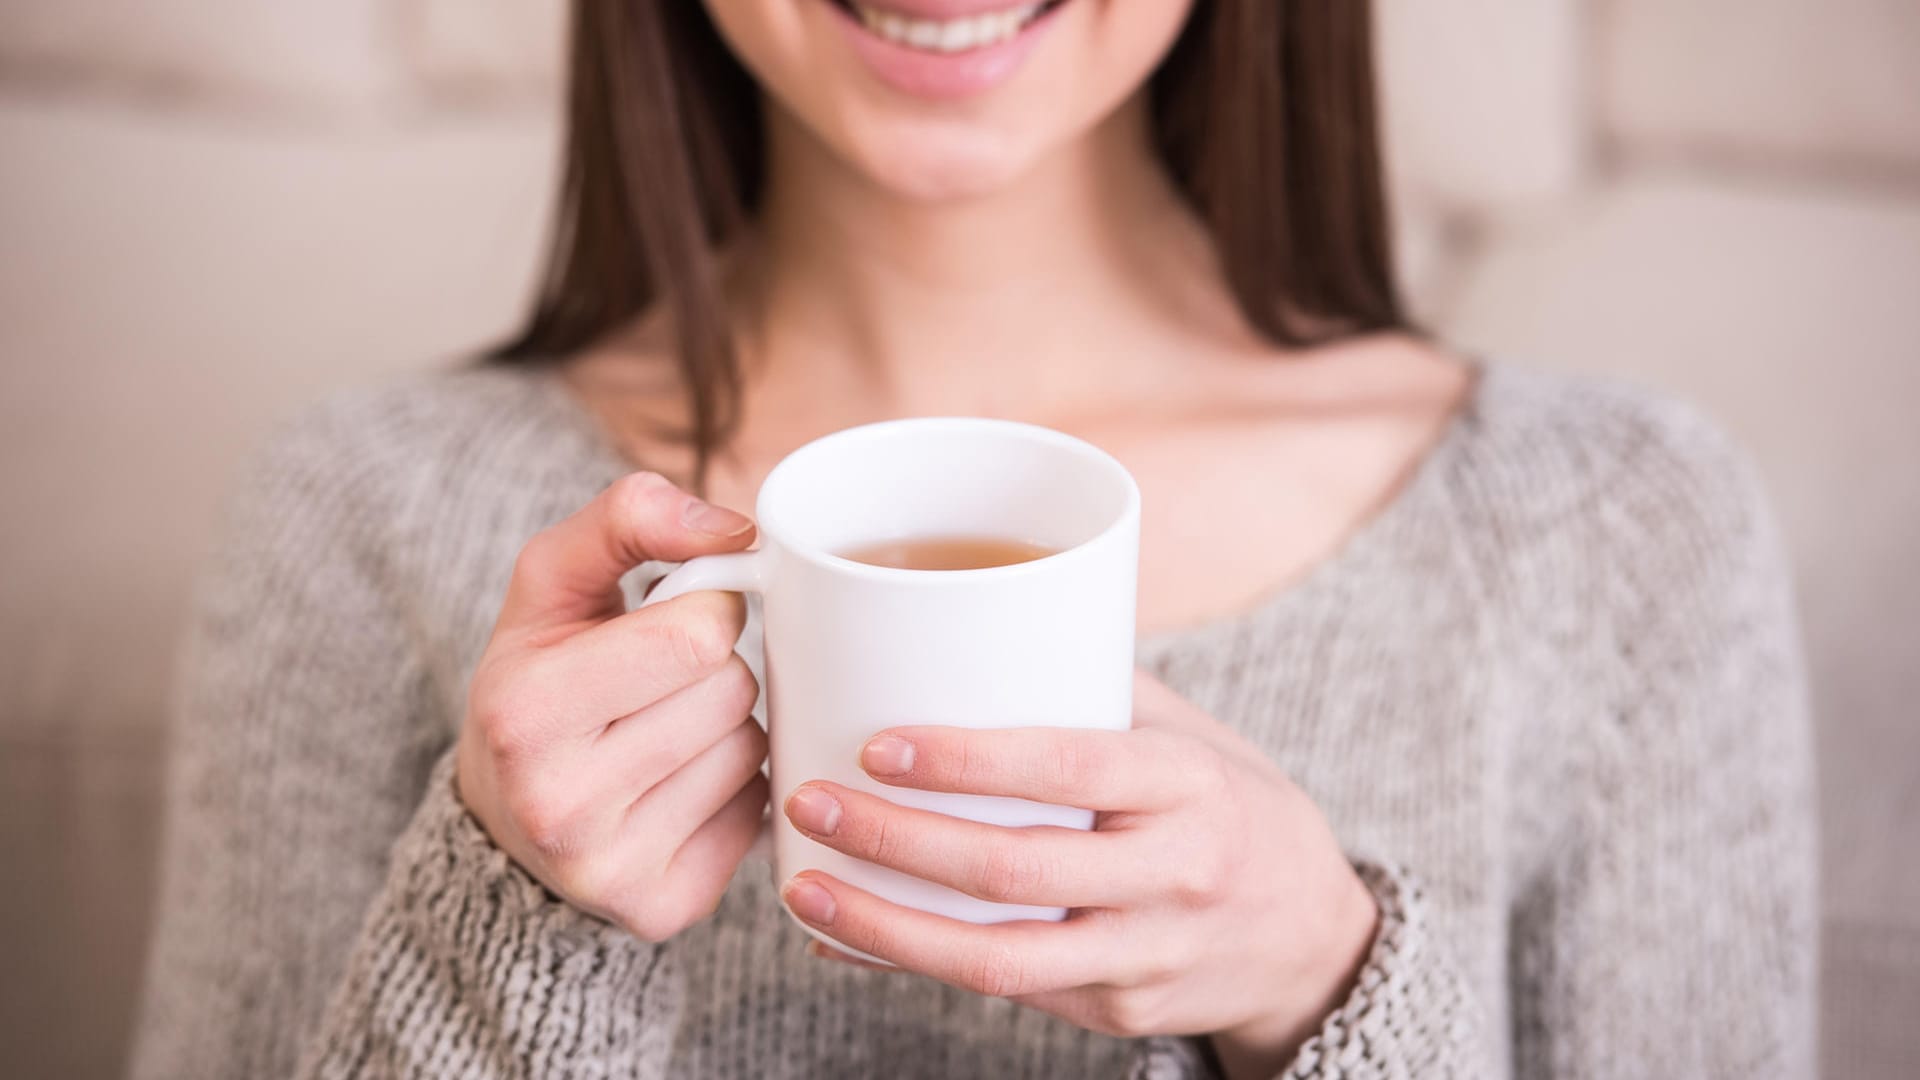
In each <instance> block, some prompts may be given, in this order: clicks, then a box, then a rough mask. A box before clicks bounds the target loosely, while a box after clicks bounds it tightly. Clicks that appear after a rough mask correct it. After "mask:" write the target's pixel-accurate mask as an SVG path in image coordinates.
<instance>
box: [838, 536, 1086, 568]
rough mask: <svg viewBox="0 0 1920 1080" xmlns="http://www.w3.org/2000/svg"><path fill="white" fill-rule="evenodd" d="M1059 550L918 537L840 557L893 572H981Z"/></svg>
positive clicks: (992, 540) (993, 540) (996, 540)
mask: <svg viewBox="0 0 1920 1080" xmlns="http://www.w3.org/2000/svg"><path fill="white" fill-rule="evenodd" d="M1058 550H1059V549H1058V548H1050V547H1047V546H1045V545H1043V544H1032V543H1028V542H1027V541H1025V540H1007V539H1004V538H1002V537H998V536H919V537H913V538H910V539H905V540H888V541H885V542H883V543H878V544H865V545H862V546H860V547H857V548H853V549H852V550H849V551H843V552H840V557H841V558H843V559H852V560H853V561H854V562H863V563H866V564H867V565H869V566H888V567H892V568H893V569H896V570H984V569H986V568H987V567H989V566H1012V565H1013V564H1015V563H1023V562H1032V561H1033V560H1035V559H1044V558H1046V557H1047V556H1048V555H1052V554H1055V553H1056V552H1057V551H1058Z"/></svg>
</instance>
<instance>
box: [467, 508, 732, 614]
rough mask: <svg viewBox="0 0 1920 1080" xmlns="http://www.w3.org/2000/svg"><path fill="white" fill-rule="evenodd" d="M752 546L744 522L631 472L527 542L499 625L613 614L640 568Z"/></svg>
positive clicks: (509, 588) (730, 514)
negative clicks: (623, 586)
mask: <svg viewBox="0 0 1920 1080" xmlns="http://www.w3.org/2000/svg"><path fill="white" fill-rule="evenodd" d="M752 542H753V522H752V521H751V520H750V519H748V518H746V517H744V516H742V515H740V514H738V513H735V512H734V511H732V510H727V509H725V508H722V507H717V506H713V505H711V504H709V503H706V502H702V501H701V500H699V499H696V498H694V497H693V496H692V495H689V494H687V493H686V492H684V491H681V490H680V489H679V488H677V487H675V486H673V484H672V483H671V482H670V481H668V480H667V479H666V478H664V477H662V476H660V475H659V474H658V473H647V472H639V473H632V474H629V475H627V476H624V477H621V478H620V479H619V480H616V481H614V482H613V483H611V484H609V485H607V487H606V489H605V490H603V491H601V492H600V494H599V495H597V496H595V497H594V499H593V501H592V502H589V503H588V504H587V505H586V506H584V507H582V508H581V509H580V510H578V511H576V512H575V513H574V514H573V515H572V516H571V517H568V518H567V519H565V520H564V521H561V522H560V523H559V524H557V525H554V526H552V527H550V528H548V529H546V530H544V531H542V532H540V533H539V534H537V535H535V536H534V538H533V539H532V540H529V541H528V542H527V546H526V547H525V548H523V549H522V550H521V552H520V558H519V560H518V561H517V562H516V563H515V564H514V568H513V578H512V581H511V582H510V583H509V584H508V586H507V598H506V602H505V604H504V605H503V606H502V609H501V613H500V623H501V625H502V626H512V627H523V628H537V627H548V626H556V625H562V624H567V623H573V622H577V621H579V620H582V619H599V618H605V617H606V616H609V615H617V614H619V613H620V612H621V611H623V610H624V609H625V602H624V599H623V597H622V595H621V592H620V579H621V577H623V576H624V575H625V574H626V572H627V571H629V570H631V569H633V568H634V567H636V566H639V565H640V564H641V563H643V562H646V561H648V560H649V559H669V560H682V559H690V558H692V557H693V556H695V555H707V554H711V553H713V552H720V551H738V550H741V549H743V548H745V547H747V546H748V545H749V544H751V543H752Z"/></svg>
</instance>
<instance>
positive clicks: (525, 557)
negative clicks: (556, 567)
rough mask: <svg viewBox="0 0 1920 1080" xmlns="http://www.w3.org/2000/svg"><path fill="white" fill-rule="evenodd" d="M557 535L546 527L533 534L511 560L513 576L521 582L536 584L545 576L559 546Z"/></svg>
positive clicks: (550, 528) (553, 530)
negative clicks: (555, 549)
mask: <svg viewBox="0 0 1920 1080" xmlns="http://www.w3.org/2000/svg"><path fill="white" fill-rule="evenodd" d="M559 542H560V536H559V533H558V532H557V531H556V529H555V528H553V527H548V528H545V529H542V530H540V531H539V532H537V533H534V534H533V536H532V537H530V538H529V539H528V540H527V542H526V543H525V544H523V545H521V547H520V554H518V555H516V556H514V559H513V576H514V577H515V578H518V579H521V580H532V581H534V582H538V581H539V580H541V579H542V578H543V576H544V575H545V574H546V569H547V567H549V566H551V565H553V562H554V558H553V556H554V550H553V549H554V548H555V547H556V546H557V545H558V544H559Z"/></svg>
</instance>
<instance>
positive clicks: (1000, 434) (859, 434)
mask: <svg viewBox="0 0 1920 1080" xmlns="http://www.w3.org/2000/svg"><path fill="white" fill-rule="evenodd" d="M1136 498H1137V496H1136V495H1135V493H1134V486H1133V482H1132V480H1131V479H1130V478H1129V477H1128V476H1127V473H1126V471H1125V470H1124V469H1123V468H1121V466H1120V464H1119V463H1118V462H1116V461H1114V460H1113V459H1112V458H1111V457H1109V456H1108V455H1107V454H1105V453H1103V452H1102V451H1100V450H1098V449H1096V448H1095V447H1093V446H1091V445H1089V444H1087V443H1085V442H1082V441H1080V440H1079V439H1075V438H1073V437H1071V436H1068V435H1063V434H1061V433H1059V432H1055V431H1050V430H1048V429H1046V428H1041V427H1035V426H1032V425H1028V424H1018V423H1013V422H1011V421H1004V420H985V419H966V418H954V419H920V420H898V421H890V422H886V423H880V424H869V425H867V426H865V427H858V428H852V429H849V430H847V431H842V432H837V433H835V434H832V435H828V436H826V437H824V438H822V439H819V440H817V441H815V442H812V443H809V444H808V445H806V446H804V447H802V448H800V449H799V450H797V451H795V452H794V453H793V454H792V455H791V456H789V457H788V458H787V459H786V460H785V461H783V462H781V464H780V465H779V466H778V467H777V468H776V469H775V470H774V471H773V473H772V474H770V475H769V476H768V477H767V481H766V484H765V485H764V488H763V490H762V491H761V495H760V504H759V512H760V516H761V524H762V525H763V526H765V527H766V528H767V529H768V530H769V531H772V532H775V533H776V534H778V535H779V536H780V537H781V538H782V540H783V541H784V542H785V543H787V544H789V545H792V546H795V547H800V548H806V549H811V550H814V551H817V552H822V553H825V554H830V555H839V554H842V553H844V552H846V551H848V550H850V549H853V548H857V547H860V546H862V545H866V544H872V543H879V542H884V541H892V540H901V539H913V538H922V537H925V538H933V537H981V538H988V537H990V538H995V539H1003V540H1018V541H1025V542H1027V543H1032V544H1038V545H1041V546H1043V547H1047V548H1051V549H1054V550H1056V551H1064V550H1066V549H1069V548H1074V547H1078V546H1080V545H1081V544H1084V543H1086V542H1088V541H1089V540H1092V539H1093V538H1095V537H1096V536H1099V535H1100V534H1101V533H1103V532H1105V531H1106V530H1107V529H1108V528H1109V527H1111V526H1112V525H1114V524H1115V523H1116V522H1118V521H1119V520H1120V519H1121V518H1122V517H1123V516H1125V514H1126V513H1127V511H1128V508H1129V507H1130V506H1131V505H1132V503H1133V501H1134V500H1135V499H1136Z"/></svg>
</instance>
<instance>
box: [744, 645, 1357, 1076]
mask: <svg viewBox="0 0 1920 1080" xmlns="http://www.w3.org/2000/svg"><path fill="white" fill-rule="evenodd" d="M1135 701H1136V708H1135V718H1134V727H1133V729H1132V730H1130V731H1075V730H1069V729H1062V728H1046V727H1034V728H1015V729H1008V730H997V731H996V730H970V729H965V728H956V727H898V728H892V729H889V730H887V731H883V732H881V733H879V734H878V735H876V736H875V737H874V738H873V739H872V740H870V741H869V742H868V743H867V745H866V747H865V748H864V750H863V752H862V755H861V763H862V767H863V768H864V769H865V771H866V772H867V774H868V775H869V776H871V777H873V778H874V779H875V780H877V781H879V782H880V783H882V784H886V785H888V786H889V787H891V788H898V789H906V790H915V791H942V792H965V793H971V794H977V795H996V796H1012V797H1017V798H1022V799H1034V800H1038V801H1042V802H1048V803H1062V804H1066V805H1070V806H1084V807H1092V808H1095V809H1097V810H1099V812H1100V813H1099V818H1098V823H1097V825H1096V826H1095V828H1094V830H1093V831H1091V832H1080V831H1076V830H1071V829H1058V828H1049V827H1044V826H1042V827H1035V828H1024V829H1008V828H1002V827H999V826H995V825H990V824H985V823H981V822H975V821H968V820H964V819H960V818H955V817H949V816H947V815H944V814H939V813H934V812H930V811H926V810H919V809H914V808H911V807H906V806H901V805H897V804H896V803H895V802H893V801H891V800H889V799H885V798H880V797H877V796H875V795H872V794H868V793H865V792H861V791H856V790H853V789H850V788H847V787H844V786H842V785H839V784H835V783H832V782H826V781H817V782H809V783H805V784H802V785H800V786H799V787H797V788H796V789H795V790H794V792H793V794H792V795H791V796H789V797H788V799H787V801H786V804H785V808H784V809H785V814H786V817H787V819H788V820H789V821H791V822H792V823H793V824H794V826H795V827H797V828H798V829H799V830H800V831H801V832H802V833H804V834H805V835H806V836H807V837H809V838H810V839H812V840H815V841H817V842H819V843H821V844H825V845H827V846H828V847H831V848H833V849H834V850H835V851H838V852H841V853H843V854H845V855H848V856H851V857H853V858H855V859H860V860H863V861H865V862H870V863H873V864H876V865H878V866H883V867H887V868H889V869H892V870H895V871H898V872H900V873H902V874H910V875H913V876H915V877H922V878H926V879H929V880H931V881H935V882H938V883H940V884H942V885H945V886H948V887H950V888H953V889H956V890H959V891H960V892H963V893H966V894H968V895H970V896H975V897H979V898H981V899H984V900H991V901H995V902H999V903H1011V904H1028V905H1057V906H1062V907H1067V908H1071V909H1073V911H1072V914H1071V915H1070V916H1069V917H1068V918H1067V919H1066V921H1064V922H1061V923H1050V922H1035V921H1020V922H1007V923H1000V924H995V925H976V924H974V923H971V922H965V921H961V920H957V919H950V918H945V917H942V916H940V915H935V914H930V913H927V912H923V911H919V910H916V909H914V908H910V907H906V906H903V905H900V904H895V903H892V902H889V901H887V900H885V899H882V898H880V897H878V896H875V895H874V894H873V893H871V892H869V891H867V890H865V889H862V888H859V887H858V886H856V885H852V884H849V883H847V882H845V881H841V880H839V879H838V878H835V877H834V876H833V875H831V874H828V873H824V872H821V871H814V870H809V871H805V872H802V873H800V874H797V875H795V876H794V877H793V878H792V879H790V880H789V881H787V882H786V883H785V885H784V887H783V890H782V895H783V897H784V899H785V900H786V902H787V905H788V907H789V909H790V910H792V911H793V912H794V913H795V914H797V915H798V916H799V917H800V918H801V919H803V920H805V921H806V922H807V924H808V925H809V926H810V927H811V928H813V929H814V930H816V931H817V932H819V933H822V934H826V935H829V936H831V937H832V938H833V939H834V940H835V941H837V942H839V943H841V944H842V945H844V946H845V947H846V948H849V949H852V950H856V951H858V952H859V953H862V954H865V955H867V956H871V957H875V958H878V959H880V960H884V961H886V962H887V963H889V964H892V965H895V966H897V967H898V968H900V969H904V970H906V971H911V972H917V973H920V974H924V975H929V976H932V977H933V978H936V979H939V980H941V981H942V982H946V983H950V984H952V985H954V986H958V987H961V988H963V989H967V990H971V991H973V992H975V993H980V994H988V995H993V996H999V997H1008V998H1012V999H1014V1000H1016V1001H1019V1002H1021V1003H1022V1004H1026V1005H1029V1006H1032V1007H1034V1008H1038V1009H1041V1010H1044V1011H1046V1012H1049V1013H1052V1014H1054V1015H1056V1016H1060V1017H1062V1018H1063V1019H1066V1020H1068V1021H1070V1022H1072V1023H1075V1024H1078V1025H1080V1026H1082V1027H1086V1028H1091V1029H1093V1030H1097V1031H1103V1032H1107V1033H1109V1034H1114V1035H1122V1036H1127V1037H1137V1036H1143V1035H1154V1034H1197V1033H1208V1034H1211V1035H1212V1036H1213V1037H1214V1039H1215V1044H1216V1046H1217V1047H1218V1049H1219V1050H1220V1052H1221V1055H1222V1057H1223V1059H1224V1060H1225V1062H1226V1064H1227V1065H1228V1067H1229V1072H1230V1073H1232V1074H1235V1075H1238V1074H1240V1073H1242V1072H1244V1073H1246V1074H1248V1075H1271V1074H1272V1073H1273V1072H1275V1071H1277V1070H1278V1069H1279V1068H1280V1067H1281V1066H1282V1065H1283V1064H1284V1061H1285V1059H1286V1058H1287V1057H1288V1056H1289V1055H1290V1054H1291V1053H1292V1051H1293V1049H1294V1048H1296V1047H1297V1046H1298V1045H1299V1043H1300V1042H1301V1041H1303V1040H1304V1039H1305V1038H1306V1037H1307V1036H1308V1035H1309V1034H1311V1033H1312V1031H1313V1030H1314V1029H1315V1028H1317V1027H1318V1026H1319V1024H1320V1022H1321V1020H1322V1019H1323V1018H1324V1017H1325V1016H1326V1015H1327V1014H1328V1013H1329V1012H1331V1011H1332V1010H1333V1009H1334V1008H1336V1007H1337V1006H1338V1005H1339V1003H1340V1002H1341V1001H1342V1000H1344V998H1345V996H1346V994H1347V993H1348V991H1349V988H1350V986H1351V983H1352V980H1353V978H1354V976H1355V974H1356V972H1357V970H1358V968H1359V966H1360V964H1361V962H1362V961H1363V960H1364V959H1365V956H1366V953H1367V950H1368V948H1369V947H1370V945H1371V943H1372V940H1373V933H1374V927H1375V924H1376V922H1377V919H1378V907H1377V905H1376V903H1375V902H1374V900H1373V897H1372V895H1371V893H1370V892H1369V891H1368V890H1367V888H1366V886H1365V885H1364V884H1363V883H1362V882H1361V881H1360V879H1359V877H1358V876H1357V875H1356V874H1355V872H1354V870H1353V868H1352V867H1351V866H1350V865H1349V864H1348V862H1347V860H1346V857H1345V856H1344V855H1343V854H1342V853H1341V850H1340V847H1339V844H1338V843H1337V842H1336V841H1335V839H1334V837H1333V834H1332V832H1331V830H1330V829H1329V828H1328V826H1327V824H1326V821H1325V820H1324V819H1323V818H1322V816H1321V815H1320V813H1319V811H1318V810H1317V809H1316V808H1315V807H1314V805H1313V803H1312V802H1311V801H1310V800H1309V799H1308V798H1307V796H1306V794H1305V793H1304V792H1302V791H1301V790H1300V789H1299V788H1298V787H1297V786H1295V785H1294V784H1293V783H1292V782H1291V781H1290V780H1289V779H1288V778H1287V777H1286V775H1285V774H1284V773H1282V772H1281V771H1280V769H1279V768H1278V766H1276V765H1274V764H1273V763H1272V762H1271V761H1270V760H1268V759H1267V757H1266V756H1265V755H1264V754H1262V753H1261V752H1260V751H1259V749H1258V748H1256V747H1254V746H1252V745H1251V744H1249V743H1248V742H1246V740H1244V739H1242V738H1241V737H1240V736H1239V734H1238V733H1236V732H1234V731H1233V730H1232V729H1231V728H1228V727H1227V726H1225V725H1224V724H1221V723H1220V722H1218V721H1216V720H1214V719H1213V718H1211V717H1209V716H1207V715H1206V714H1205V713H1203V712H1201V711H1200V710H1199V709H1197V708H1195V707H1194V706H1193V705H1191V704H1189V703H1188V702H1186V701H1184V700H1182V699H1180V698H1179V697H1178V696H1177V695H1175V694H1174V693H1173V692H1172V691H1171V690H1169V689H1167V688H1166V687H1165V686H1163V685H1161V684H1160V683H1158V682H1156V681H1154V680H1152V679H1150V678H1147V677H1145V676H1142V677H1141V678H1140V679H1139V681H1138V683H1137V685H1136V688H1135ZM821 954H822V955H826V956H829V957H833V958H836V959H840V958H843V957H837V956H835V955H834V953H833V952H832V951H831V950H822V951H821ZM856 962H857V961H856ZM1236 1065H1242V1067H1240V1068H1236V1067H1235V1066H1236Z"/></svg>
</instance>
